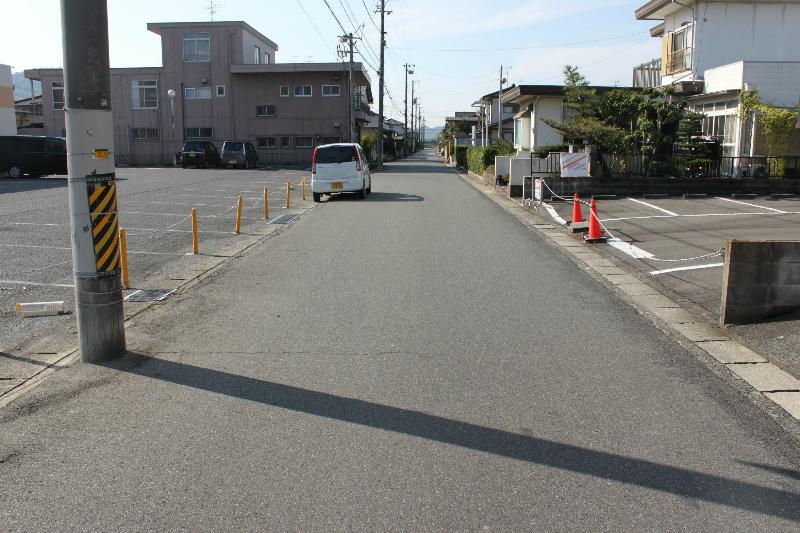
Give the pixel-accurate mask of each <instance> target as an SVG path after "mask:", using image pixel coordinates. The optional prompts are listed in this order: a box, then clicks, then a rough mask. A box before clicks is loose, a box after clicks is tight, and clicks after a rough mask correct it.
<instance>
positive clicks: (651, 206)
mask: <svg viewBox="0 0 800 533" xmlns="http://www.w3.org/2000/svg"><path fill="white" fill-rule="evenodd" d="M628 200H630V201H631V202H636V203H637V204H641V205H643V206H646V207H649V208H650V209H655V210H656V211H661V212H662V213H664V214H665V215H669V216H671V217H677V216H679V215H678V213H676V212H674V211H670V210H669V209H664V208H663V207H658V206H657V205H653V204H650V203H647V202H643V201H641V200H637V199H636V198H628Z"/></svg>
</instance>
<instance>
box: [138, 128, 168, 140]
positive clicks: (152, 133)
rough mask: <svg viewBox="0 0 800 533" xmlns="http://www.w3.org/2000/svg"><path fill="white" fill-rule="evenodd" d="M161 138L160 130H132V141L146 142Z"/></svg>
mask: <svg viewBox="0 0 800 533" xmlns="http://www.w3.org/2000/svg"><path fill="white" fill-rule="evenodd" d="M159 137H161V132H160V131H159V129H158V128H131V139H135V140H145V139H158V138H159Z"/></svg>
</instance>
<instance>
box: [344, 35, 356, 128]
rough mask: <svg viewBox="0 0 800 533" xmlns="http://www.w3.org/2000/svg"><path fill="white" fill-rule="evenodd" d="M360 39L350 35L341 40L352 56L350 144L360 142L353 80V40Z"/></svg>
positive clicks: (349, 82)
mask: <svg viewBox="0 0 800 533" xmlns="http://www.w3.org/2000/svg"><path fill="white" fill-rule="evenodd" d="M354 39H358V37H353V34H352V33H348V34H347V35H342V36H341V37H340V40H341V41H342V42H343V43H346V44H347V45H348V46H349V47H350V50H349V51H345V52H344V54H348V53H349V56H350V65H349V69H350V70H349V75H348V80H347V81H348V88H349V94H350V121H349V122H350V142H352V143H354V142H358V139H356V97H355V90H356V84H355V80H354V79H353V40H354Z"/></svg>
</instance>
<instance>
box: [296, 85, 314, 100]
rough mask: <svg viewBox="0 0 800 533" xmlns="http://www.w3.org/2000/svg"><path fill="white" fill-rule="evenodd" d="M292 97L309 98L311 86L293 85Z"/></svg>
mask: <svg viewBox="0 0 800 533" xmlns="http://www.w3.org/2000/svg"><path fill="white" fill-rule="evenodd" d="M294 95H295V96H297V97H309V96H311V85H295V87H294Z"/></svg>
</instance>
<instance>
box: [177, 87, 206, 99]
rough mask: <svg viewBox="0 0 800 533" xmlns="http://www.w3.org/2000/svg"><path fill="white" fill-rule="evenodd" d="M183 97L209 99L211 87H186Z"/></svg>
mask: <svg viewBox="0 0 800 533" xmlns="http://www.w3.org/2000/svg"><path fill="white" fill-rule="evenodd" d="M183 97H184V98H186V99H187V100H207V99H209V98H211V87H185V88H184V89H183Z"/></svg>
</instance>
